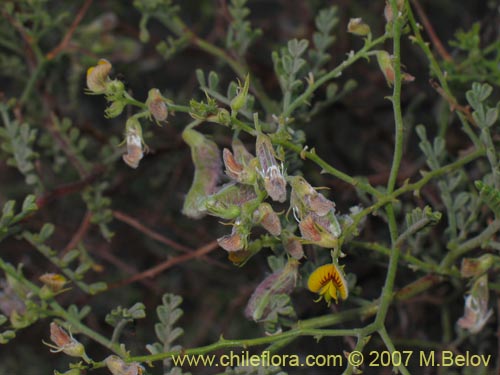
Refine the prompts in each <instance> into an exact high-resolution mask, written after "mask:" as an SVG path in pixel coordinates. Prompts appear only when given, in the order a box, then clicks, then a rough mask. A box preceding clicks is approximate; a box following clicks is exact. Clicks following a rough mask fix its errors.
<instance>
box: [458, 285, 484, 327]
mask: <svg viewBox="0 0 500 375" xmlns="http://www.w3.org/2000/svg"><path fill="white" fill-rule="evenodd" d="M488 298H489V290H488V276H487V275H483V276H481V277H479V278H478V279H477V280H476V281H475V282H474V285H473V286H472V289H471V290H470V294H469V295H468V296H467V297H465V311H464V316H463V317H461V318H460V319H459V320H458V322H457V324H458V325H459V326H460V327H461V328H464V329H467V330H469V332H470V333H472V334H476V333H478V332H480V331H481V330H482V329H483V327H484V325H485V324H486V323H487V322H488V319H490V317H491V315H493V310H492V309H489V310H488Z"/></svg>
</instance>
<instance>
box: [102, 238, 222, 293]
mask: <svg viewBox="0 0 500 375" xmlns="http://www.w3.org/2000/svg"><path fill="white" fill-rule="evenodd" d="M218 247H219V244H218V243H217V241H212V242H210V243H208V244H206V245H205V246H202V247H200V248H198V249H197V250H196V251H194V252H192V253H189V254H184V255H179V256H177V257H175V258H171V259H168V260H166V261H165V262H163V263H160V264H158V265H157V266H154V267H152V268H150V269H148V270H146V271H143V272H140V273H138V274H137V275H134V276H132V277H129V278H127V279H124V280H121V281H118V282H116V283H113V284H110V285H109V287H108V289H114V288H118V287H121V286H124V285H128V284H131V283H133V282H136V281H140V280H143V279H146V278H153V277H155V276H156V275H158V274H159V273H161V272H163V271H165V270H166V269H168V268H170V267H173V266H175V265H176V264H179V263H183V262H186V261H188V260H190V259H193V258H200V257H202V256H203V255H205V254H208V253H209V252H211V251H213V250H215V249H217V248H218Z"/></svg>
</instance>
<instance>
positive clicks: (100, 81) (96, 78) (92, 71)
mask: <svg viewBox="0 0 500 375" xmlns="http://www.w3.org/2000/svg"><path fill="white" fill-rule="evenodd" d="M111 68H112V65H111V63H110V62H109V61H108V60H106V59H100V60H99V62H98V63H97V65H96V66H92V67H90V68H88V70H87V87H88V89H89V90H90V91H91V92H93V93H94V94H103V93H104V92H106V90H107V83H108V81H109V77H108V74H109V72H110V71H111Z"/></svg>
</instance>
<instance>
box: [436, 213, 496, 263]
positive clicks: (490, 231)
mask: <svg viewBox="0 0 500 375" xmlns="http://www.w3.org/2000/svg"><path fill="white" fill-rule="evenodd" d="M499 230H500V220H499V219H496V220H495V221H493V222H492V223H491V224H490V225H488V227H487V228H486V229H485V230H484V231H482V232H481V233H480V234H478V235H477V236H476V237H473V238H471V239H470V240H468V241H465V242H464V243H463V244H461V245H459V246H457V247H455V248H453V249H451V251H450V252H449V253H448V254H447V255H446V256H445V257H444V259H443V261H442V262H441V266H440V267H441V268H443V269H448V268H450V267H451V266H452V265H453V262H454V261H455V260H456V259H458V258H459V257H460V256H462V255H464V254H465V253H467V252H469V251H471V250H474V249H476V248H478V247H481V246H482V245H483V244H484V243H485V242H487V241H488V240H489V239H490V238H491V237H493V236H494V235H495V234H496V233H497V232H498V231H499Z"/></svg>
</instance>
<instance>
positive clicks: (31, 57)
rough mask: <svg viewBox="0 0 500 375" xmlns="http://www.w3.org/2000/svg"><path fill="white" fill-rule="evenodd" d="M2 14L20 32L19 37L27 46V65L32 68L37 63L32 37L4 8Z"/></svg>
mask: <svg viewBox="0 0 500 375" xmlns="http://www.w3.org/2000/svg"><path fill="white" fill-rule="evenodd" d="M2 15H3V16H4V17H5V18H6V19H7V21H8V22H9V23H10V24H11V25H12V26H13V27H14V28H15V29H16V30H17V31H18V32H19V34H21V38H22V39H23V41H24V43H25V44H26V46H27V47H28V48H27V60H28V65H29V66H30V68H31V69H34V68H35V67H36V65H37V62H36V54H35V51H34V50H33V46H32V45H33V38H32V37H31V36H30V35H29V34H28V33H27V32H26V30H25V28H24V26H23V25H22V24H20V23H19V22H18V21H17V20H16V19H14V18H13V17H12V16H11V15H10V14H9V13H8V12H7V11H6V10H5V9H2Z"/></svg>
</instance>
